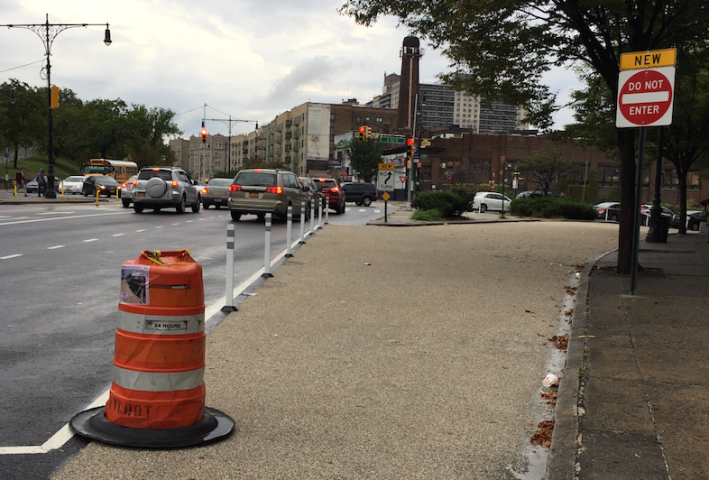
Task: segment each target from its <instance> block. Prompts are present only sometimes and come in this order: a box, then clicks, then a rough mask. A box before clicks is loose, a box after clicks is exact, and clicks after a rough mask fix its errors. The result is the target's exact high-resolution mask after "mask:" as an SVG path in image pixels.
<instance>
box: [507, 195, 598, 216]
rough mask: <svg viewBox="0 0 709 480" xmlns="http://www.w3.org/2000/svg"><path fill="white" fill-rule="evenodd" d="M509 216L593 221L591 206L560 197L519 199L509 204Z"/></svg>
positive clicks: (594, 210) (593, 210) (595, 213)
mask: <svg viewBox="0 0 709 480" xmlns="http://www.w3.org/2000/svg"><path fill="white" fill-rule="evenodd" d="M510 214H511V215H515V216H518V217H541V218H568V219H572V220H595V219H596V216H597V212H596V209H595V208H593V206H591V205H589V204H587V203H584V202H580V201H578V200H573V199H570V198H560V197H536V198H520V199H518V200H513V201H512V203H511V204H510Z"/></svg>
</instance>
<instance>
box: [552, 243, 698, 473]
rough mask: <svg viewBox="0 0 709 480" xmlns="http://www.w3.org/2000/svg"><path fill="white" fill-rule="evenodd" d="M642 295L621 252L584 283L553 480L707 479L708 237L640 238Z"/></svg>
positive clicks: (561, 397)
mask: <svg viewBox="0 0 709 480" xmlns="http://www.w3.org/2000/svg"><path fill="white" fill-rule="evenodd" d="M639 263H640V265H641V266H642V267H643V270H642V271H641V272H640V274H639V276H638V283H637V285H638V287H637V292H636V295H634V296H633V295H630V277H629V276H628V277H624V276H623V277H620V276H616V274H615V268H616V265H617V253H616V252H613V253H611V254H608V255H606V256H604V257H603V258H601V259H599V260H598V262H597V264H596V266H595V267H594V268H593V270H591V271H590V272H588V273H590V276H587V277H585V279H584V282H582V286H581V287H580V288H579V298H578V300H577V306H576V313H575V317H574V322H573V329H572V331H571V334H570V340H569V357H568V362H567V365H566V368H565V369H564V375H563V376H564V379H563V381H562V382H561V384H560V388H559V392H558V400H557V407H556V410H557V411H556V415H555V419H556V424H555V426H554V436H553V441H552V448H551V460H550V462H549V466H548V472H547V473H548V474H547V479H548V480H557V479H559V480H561V479H564V480H570V479H574V478H577V479H581V480H584V479H599V480H600V479H603V480H612V479H623V480H631V479H633V480H634V479H645V480H649V479H669V478H672V479H675V480H676V479H685V478H686V479H706V478H709V453H707V452H709V434H708V433H707V432H709V348H707V345H709V295H708V294H707V293H708V292H709V243H707V239H706V236H705V235H704V234H701V235H698V234H688V235H684V236H679V235H670V236H669V239H668V242H667V243H665V244H657V243H645V242H644V241H643V242H641V246H640V253H639Z"/></svg>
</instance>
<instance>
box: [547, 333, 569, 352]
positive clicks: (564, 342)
mask: <svg viewBox="0 0 709 480" xmlns="http://www.w3.org/2000/svg"><path fill="white" fill-rule="evenodd" d="M549 341H550V342H554V346H555V347H556V348H557V349H558V350H566V349H567V348H568V347H569V334H565V335H561V336H558V337H557V336H556V335H554V336H553V337H551V338H550V339H549Z"/></svg>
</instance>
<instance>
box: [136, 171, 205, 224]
mask: <svg viewBox="0 0 709 480" xmlns="http://www.w3.org/2000/svg"><path fill="white" fill-rule="evenodd" d="M131 190H132V195H131V199H132V200H133V210H135V213H143V210H144V209H146V208H152V209H153V210H155V211H156V212H159V211H160V209H161V208H174V209H175V211H176V212H177V213H185V209H186V208H187V207H191V208H192V211H193V212H195V213H197V212H199V208H200V206H201V205H202V204H201V199H200V196H199V188H198V187H197V186H195V182H194V181H193V180H192V179H191V178H190V176H189V174H188V173H187V172H185V171H184V170H182V169H181V168H176V167H146V168H143V169H141V170H140V172H138V179H137V181H136V183H135V185H134V186H133V188H132V189H131Z"/></svg>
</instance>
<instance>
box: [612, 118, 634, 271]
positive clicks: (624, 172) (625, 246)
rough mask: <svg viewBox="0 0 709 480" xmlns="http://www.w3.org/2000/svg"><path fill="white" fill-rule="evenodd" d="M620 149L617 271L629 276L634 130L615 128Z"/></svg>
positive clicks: (632, 208) (631, 246)
mask: <svg viewBox="0 0 709 480" xmlns="http://www.w3.org/2000/svg"><path fill="white" fill-rule="evenodd" d="M616 135H617V137H618V147H619V149H620V219H619V220H620V229H619V231H618V269H617V273H618V274H620V275H629V274H630V270H631V267H632V255H633V230H634V229H635V223H634V214H635V212H634V209H635V208H638V207H639V206H637V207H636V205H635V130H634V129H630V128H617V129H616Z"/></svg>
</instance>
